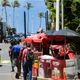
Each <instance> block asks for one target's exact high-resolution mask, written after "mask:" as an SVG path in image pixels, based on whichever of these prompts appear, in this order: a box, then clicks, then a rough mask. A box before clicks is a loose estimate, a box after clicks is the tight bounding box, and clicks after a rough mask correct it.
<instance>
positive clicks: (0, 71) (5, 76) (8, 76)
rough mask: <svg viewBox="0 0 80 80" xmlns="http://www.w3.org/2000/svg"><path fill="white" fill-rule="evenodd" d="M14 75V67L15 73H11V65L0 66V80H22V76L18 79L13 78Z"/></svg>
mask: <svg viewBox="0 0 80 80" xmlns="http://www.w3.org/2000/svg"><path fill="white" fill-rule="evenodd" d="M15 74H16V67H15V72H11V65H10V64H9V63H8V64H2V66H0V80H23V79H22V78H23V77H22V75H21V76H20V79H16V78H15Z"/></svg>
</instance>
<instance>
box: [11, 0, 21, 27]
mask: <svg viewBox="0 0 80 80" xmlns="http://www.w3.org/2000/svg"><path fill="white" fill-rule="evenodd" d="M12 6H13V27H14V17H15V15H14V14H15V8H16V7H19V6H20V4H19V2H18V0H14V1H13V4H12Z"/></svg>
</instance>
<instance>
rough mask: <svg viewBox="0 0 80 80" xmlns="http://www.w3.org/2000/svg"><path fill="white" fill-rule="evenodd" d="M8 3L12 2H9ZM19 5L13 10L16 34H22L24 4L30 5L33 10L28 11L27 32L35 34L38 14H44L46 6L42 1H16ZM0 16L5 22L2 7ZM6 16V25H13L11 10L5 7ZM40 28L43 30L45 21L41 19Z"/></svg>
mask: <svg viewBox="0 0 80 80" xmlns="http://www.w3.org/2000/svg"><path fill="white" fill-rule="evenodd" d="M9 1H10V3H11V2H12V1H13V0H9ZM18 1H19V2H20V3H21V6H20V7H19V8H15V17H14V25H15V27H16V28H17V32H24V17H23V16H24V10H25V11H26V13H27V10H26V8H24V7H23V6H24V5H25V3H26V2H30V3H32V6H33V8H31V9H30V23H29V32H34V33H35V32H37V30H38V29H39V17H38V13H39V12H44V13H45V12H46V10H47V9H46V6H45V3H44V0H18ZM0 12H1V13H0V15H1V16H2V17H3V21H5V11H4V8H3V11H2V7H0ZM7 16H8V21H7V23H8V25H11V26H12V25H13V8H12V7H7ZM26 27H27V14H26ZM42 27H43V29H44V30H45V19H44V18H43V19H42Z"/></svg>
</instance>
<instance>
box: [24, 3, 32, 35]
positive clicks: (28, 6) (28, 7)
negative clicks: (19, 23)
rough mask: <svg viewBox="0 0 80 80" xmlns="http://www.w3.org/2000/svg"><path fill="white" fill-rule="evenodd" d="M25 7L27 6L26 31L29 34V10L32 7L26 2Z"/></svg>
mask: <svg viewBox="0 0 80 80" xmlns="http://www.w3.org/2000/svg"><path fill="white" fill-rule="evenodd" d="M25 7H26V8H27V17H28V18H27V33H28V34H29V10H30V9H31V8H32V5H31V3H28V2H27V3H26V5H25Z"/></svg>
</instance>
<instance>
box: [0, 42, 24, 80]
mask: <svg viewBox="0 0 80 80" xmlns="http://www.w3.org/2000/svg"><path fill="white" fill-rule="evenodd" d="M9 46H10V44H5V43H0V48H1V49H2V50H1V51H0V56H1V61H0V65H2V66H0V80H23V79H22V78H23V77H22V76H20V79H16V78H15V74H16V67H15V72H11V64H10V60H9V55H8V50H9Z"/></svg>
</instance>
